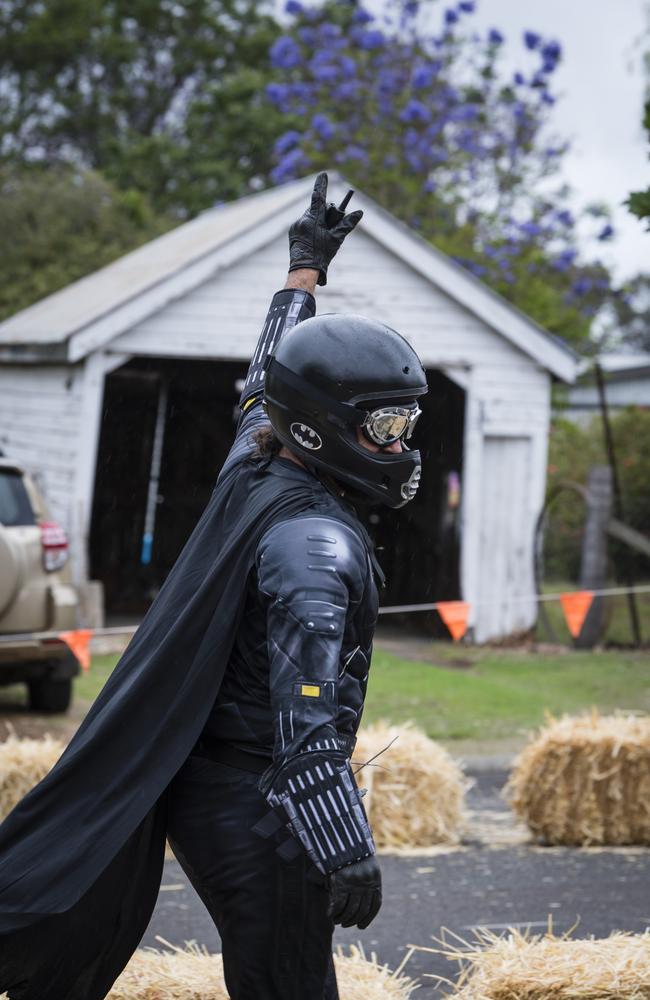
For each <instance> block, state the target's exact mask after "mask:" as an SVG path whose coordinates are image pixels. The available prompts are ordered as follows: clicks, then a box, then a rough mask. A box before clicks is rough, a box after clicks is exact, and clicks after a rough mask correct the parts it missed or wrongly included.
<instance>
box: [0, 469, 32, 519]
mask: <svg viewBox="0 0 650 1000" xmlns="http://www.w3.org/2000/svg"><path fill="white" fill-rule="evenodd" d="M0 524H4V525H5V527H7V528H13V527H16V526H17V525H19V524H35V518H34V512H33V510H32V505H31V503H30V502H29V497H28V495H27V490H26V489H25V484H24V483H23V479H22V476H21V475H20V473H19V472H13V471H12V470H11V469H0Z"/></svg>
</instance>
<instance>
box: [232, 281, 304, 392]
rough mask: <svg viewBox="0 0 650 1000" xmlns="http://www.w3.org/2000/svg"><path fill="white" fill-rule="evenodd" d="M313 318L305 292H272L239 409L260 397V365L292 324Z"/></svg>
mask: <svg viewBox="0 0 650 1000" xmlns="http://www.w3.org/2000/svg"><path fill="white" fill-rule="evenodd" d="M315 315H316V300H315V299H314V296H313V295H310V293H309V292H304V291H302V290H301V289H297V288H295V289H294V288H285V289H283V291H281V292H276V294H275V295H274V296H273V300H272V302H271V305H270V307H269V311H268V314H267V317H266V322H265V323H264V326H263V328H262V333H261V335H260V339H259V341H258V342H257V347H256V348H255V354H254V355H253V360H252V361H251V363H250V368H249V369H248V375H247V376H246V381H245V383H244V389H243V392H242V394H241V399H240V406H241V407H242V409H243V410H245V409H246V404H247V403H249V401H251V400H253V399H255V397H257V396H259V395H260V394H261V392H262V388H263V386H264V366H265V364H266V361H267V360H268V358H269V356H270V355H271V354H272V353H273V351H274V349H275V347H276V345H277V343H278V342H279V341H280V340H281V339H282V337H283V336H284V334H285V333H287V332H288V331H289V330H291V329H292V328H293V327H294V326H295V325H296V323H300V322H301V321H302V320H303V319H308V318H309V317H311V316H315Z"/></svg>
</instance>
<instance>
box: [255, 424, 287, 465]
mask: <svg viewBox="0 0 650 1000" xmlns="http://www.w3.org/2000/svg"><path fill="white" fill-rule="evenodd" d="M253 441H254V442H255V451H254V452H253V458H274V457H275V456H276V455H277V454H278V453H279V452H280V450H281V448H282V441H280V438H278V437H276V436H275V431H274V430H273V428H272V427H271V426H270V425H269V426H267V427H260V429H259V430H258V431H255V433H254V434H253Z"/></svg>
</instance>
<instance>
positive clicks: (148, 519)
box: [140, 376, 168, 566]
mask: <svg viewBox="0 0 650 1000" xmlns="http://www.w3.org/2000/svg"><path fill="white" fill-rule="evenodd" d="M167 394H168V385H167V380H166V379H165V378H164V376H163V379H162V381H161V383H160V392H159V394H158V412H157V413H156V429H155V431H154V436H153V448H152V449H151V469H150V471H149V489H148V491H147V508H146V513H145V516H144V534H143V535H142V551H141V553H140V562H141V563H142V565H143V566H148V565H149V563H150V562H151V556H152V552H153V536H154V531H155V527H156V506H157V504H158V501H159V497H158V486H159V483H160V466H161V463H162V452H163V443H164V440H165V418H166V416H167Z"/></svg>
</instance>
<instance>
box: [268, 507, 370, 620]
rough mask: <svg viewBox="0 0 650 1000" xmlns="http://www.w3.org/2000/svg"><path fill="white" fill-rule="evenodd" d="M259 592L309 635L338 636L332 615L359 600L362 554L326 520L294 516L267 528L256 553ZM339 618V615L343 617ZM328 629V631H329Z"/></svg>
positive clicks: (353, 538)
mask: <svg viewBox="0 0 650 1000" xmlns="http://www.w3.org/2000/svg"><path fill="white" fill-rule="evenodd" d="M257 569H258V578H259V586H260V590H262V591H263V593H265V594H266V595H267V596H269V597H271V598H273V599H275V600H277V601H279V602H281V603H284V604H286V605H287V607H288V608H289V609H290V610H291V611H292V612H293V614H294V615H295V617H297V618H298V619H300V620H301V621H302V620H303V618H304V619H305V621H304V624H305V625H306V626H307V627H308V628H309V629H310V630H311V629H315V630H316V631H321V630H322V631H334V628H336V631H338V627H336V625H335V620H336V619H340V615H337V614H334V615H332V612H333V611H334V610H335V609H336V610H338V611H339V612H340V611H343V612H345V609H346V608H347V607H348V606H349V605H351V604H356V603H358V602H359V601H360V599H361V597H362V595H363V590H364V587H365V584H366V581H367V579H368V574H369V564H368V553H367V550H366V547H365V544H364V542H363V541H362V539H361V538H359V536H358V535H357V534H356V533H355V532H354V531H353V529H352V528H350V527H348V526H347V525H346V524H343V522H341V521H337V520H335V519H334V518H330V517H318V516H314V517H309V516H307V517H298V518H292V519H291V520H289V521H282V522H281V523H279V524H275V525H273V527H272V528H269V530H268V531H267V532H266V533H265V534H264V536H263V537H262V540H261V542H260V544H259V546H258V549H257ZM344 617H345V614H344V615H343V618H344ZM333 626H334V627H333Z"/></svg>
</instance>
